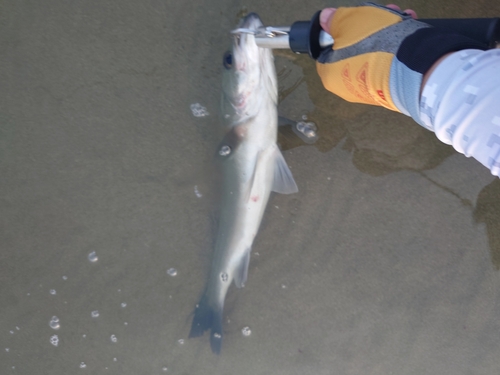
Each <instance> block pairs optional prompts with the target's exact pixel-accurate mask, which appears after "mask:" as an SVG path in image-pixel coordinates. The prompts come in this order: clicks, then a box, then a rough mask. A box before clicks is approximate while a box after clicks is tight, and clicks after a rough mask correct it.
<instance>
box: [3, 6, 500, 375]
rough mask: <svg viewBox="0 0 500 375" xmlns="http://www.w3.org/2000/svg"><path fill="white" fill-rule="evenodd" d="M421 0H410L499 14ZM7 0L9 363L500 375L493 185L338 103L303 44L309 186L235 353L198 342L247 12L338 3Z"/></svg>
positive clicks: (298, 149) (256, 291) (259, 250)
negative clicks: (233, 78)
mask: <svg viewBox="0 0 500 375" xmlns="http://www.w3.org/2000/svg"><path fill="white" fill-rule="evenodd" d="M351 3H353V4H354V2H351ZM427 3H428V5H426V4H423V3H420V2H419V3H418V4H417V3H412V2H406V3H404V4H403V3H402V4H401V5H402V6H403V8H404V7H413V8H414V9H416V10H417V11H418V12H419V14H420V15H421V16H422V17H429V18H431V17H434V18H438V17H493V16H495V15H497V16H498V15H499V14H500V6H499V5H497V4H496V3H495V4H493V3H491V2H486V1H483V2H476V3H474V4H468V5H461V4H457V2H452V1H445V2H441V3H440V5H439V7H437V8H436V7H435V5H433V4H434V3H431V2H427ZM286 4H289V3H286ZM345 4H347V3H345ZM2 5H3V6H2V12H1V15H0V50H1V51H2V52H1V53H0V67H1V68H0V82H2V83H1V85H0V173H1V175H2V179H0V197H1V200H0V249H1V251H0V260H1V261H0V281H1V283H0V298H1V301H2V309H1V310H0V318H1V319H0V321H1V323H0V328H1V329H0V372H1V373H2V374H4V373H5V374H10V373H12V374H35V373H38V374H45V373H47V374H49V373H50V374H54V375H58V374H72V373H78V372H81V373H84V372H87V373H92V374H103V373H109V374H115V373H116V374H162V373H165V369H168V370H166V373H170V374H182V375H188V374H189V375H194V374H221V375H222V374H241V375H244V374H287V375H289V374H304V373H315V374H332V373H336V374H356V375H358V374H384V375H386V374H390V373H394V374H453V375H456V374H471V373H473V374H485V375H486V374H488V375H489V374H493V373H497V372H498V370H499V368H500V365H499V364H498V351H499V348H500V324H499V322H500V307H499V303H500V276H499V274H498V268H499V266H500V256H499V254H500V241H499V240H498V234H497V233H498V229H499V224H500V213H499V212H500V211H499V210H498V209H497V208H498V207H499V199H498V197H499V196H500V195H499V194H498V193H499V192H500V187H499V186H500V184H499V182H498V180H497V179H495V178H493V177H492V176H491V175H490V174H489V171H488V170H487V169H485V168H484V167H483V166H481V165H480V164H479V163H478V162H476V161H474V160H472V159H467V158H466V157H464V156H462V155H459V154H457V153H455V152H454V151H453V150H452V149H451V148H450V147H448V146H446V145H442V144H440V143H439V142H438V141H436V139H435V136H434V135H433V134H432V133H430V132H428V131H426V130H424V129H422V128H421V127H419V125H417V124H415V123H413V122H412V121H411V120H410V119H408V118H405V117H404V116H402V115H398V114H395V113H389V112H388V111H385V110H382V109H377V108H371V107H368V106H363V105H354V104H348V103H344V102H342V101H341V100H339V99H338V98H335V97H333V96H332V95H329V94H328V93H327V92H326V91H325V90H324V89H323V88H322V87H321V85H320V84H319V80H318V78H317V77H316V76H315V73H314V64H313V62H312V61H310V60H309V59H308V58H307V57H303V56H300V57H297V56H295V55H293V54H291V53H288V52H277V53H276V56H277V57H276V65H277V70H278V71H279V72H280V94H281V95H280V97H281V98H282V102H281V103H280V113H281V114H282V115H283V116H286V117H289V118H292V119H294V120H299V119H300V118H301V117H302V116H303V115H306V116H307V117H308V118H309V119H310V120H312V121H315V122H316V123H317V125H318V127H319V131H320V136H321V138H320V140H319V141H318V143H317V144H316V145H313V146H309V145H304V144H302V143H301V142H300V141H297V139H296V138H293V136H291V135H290V134H289V133H287V131H286V130H282V131H281V133H280V139H279V142H280V145H281V147H282V149H283V150H285V151H284V155H285V158H286V160H287V161H288V163H289V165H290V167H291V170H292V172H293V174H294V177H295V180H296V182H297V184H298V186H299V193H298V194H295V195H290V196H284V195H272V197H271V200H270V203H269V205H268V209H267V212H266V215H265V218H264V221H263V223H262V227H261V230H260V233H259V234H258V236H257V239H256V241H255V243H254V246H253V252H252V258H251V263H250V270H249V277H248V282H247V285H246V286H245V288H243V289H240V290H238V289H236V288H234V287H233V288H232V289H231V290H230V292H229V295H228V298H227V300H226V307H225V320H226V322H225V326H224V333H225V336H224V342H223V348H222V354H221V355H220V356H215V355H213V354H212V353H211V352H210V348H209V344H208V337H207V335H205V336H204V337H202V338H196V339H188V338H187V335H188V333H189V328H190V324H191V312H192V311H193V309H194V306H195V304H196V303H197V302H198V298H199V296H200V294H201V292H202V290H203V287H204V283H205V280H206V276H207V274H208V268H209V267H210V260H211V251H212V243H213V235H214V230H215V224H214V223H215V221H216V220H215V219H214V218H215V217H216V206H215V204H214V196H215V195H216V190H217V187H216V186H215V181H216V179H215V178H214V175H213V169H212V159H211V157H212V155H213V153H214V149H215V146H216V145H217V143H218V142H219V138H218V135H217V126H218V108H219V96H220V66H221V56H222V54H223V52H224V51H225V49H226V46H227V45H228V43H229V37H228V34H227V31H228V30H230V29H231V28H233V27H234V25H235V24H236V23H237V20H238V17H239V16H241V15H242V14H244V13H245V12H248V11H255V12H256V13H258V14H259V15H260V16H261V17H262V18H263V20H264V22H266V23H267V24H274V25H286V24H290V23H291V22H293V21H296V20H300V19H308V18H309V17H310V16H311V15H312V14H313V13H314V12H315V11H316V10H317V9H320V8H322V7H323V6H325V4H324V3H322V2H318V1H313V2H307V3H306V2H298V3H293V6H289V5H285V3H283V2H274V3H272V2H269V1H256V2H252V3H251V4H249V3H242V2H239V1H237V2H229V1H223V0H220V1H217V2H211V3H206V2H201V1H194V2H189V3H188V2H173V1H166V2H165V1H164V2H161V1H149V2H146V3H144V2H143V3H136V2H104V3H103V2H98V1H91V2H84V3H80V2H79V3H67V2H62V1H50V2H48V3H44V4H43V5H41V4H40V3H38V2H28V3H26V2H25V3H19V2H3V3H2ZM295 84H297V87H296V88H294V85H295ZM195 103H199V104H200V105H202V106H204V107H205V108H206V109H207V111H208V113H209V115H208V116H205V117H195V116H193V113H192V111H191V109H190V105H191V104H195ZM92 252H95V254H96V256H97V258H98V259H97V260H96V261H94V262H92V261H90V260H89V254H91V253H92ZM171 268H174V269H175V270H176V271H177V272H176V275H175V276H171V275H169V274H168V272H167V271H168V270H169V269H171ZM95 311H97V312H98V316H97V317H93V316H92V312H95ZM95 315H97V314H96V313H94V316H95ZM54 316H56V317H57V318H58V319H59V323H60V328H59V329H53V328H52V327H51V326H50V324H49V323H50V321H51V320H52V319H53V317H54ZM244 327H249V328H250V330H251V334H250V336H248V337H246V336H244V335H243V334H242V329H243V328H244ZM54 335H57V340H56V339H55V338H54ZM112 335H114V336H112ZM51 338H52V343H51ZM56 341H57V346H55V345H54V344H53V343H55V342H56Z"/></svg>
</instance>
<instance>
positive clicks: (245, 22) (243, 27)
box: [231, 13, 264, 48]
mask: <svg viewBox="0 0 500 375" xmlns="http://www.w3.org/2000/svg"><path fill="white" fill-rule="evenodd" d="M262 26H264V24H263V23H262V20H261V19H260V17H259V15H258V14H257V13H249V14H247V15H246V16H245V17H244V18H243V19H242V20H241V21H240V23H239V24H238V27H237V28H236V29H235V30H232V31H231V33H232V34H233V35H234V47H235V48H244V47H245V45H246V44H247V43H248V42H250V40H252V41H254V42H255V34H256V33H257V30H258V29H259V28H260V27H262Z"/></svg>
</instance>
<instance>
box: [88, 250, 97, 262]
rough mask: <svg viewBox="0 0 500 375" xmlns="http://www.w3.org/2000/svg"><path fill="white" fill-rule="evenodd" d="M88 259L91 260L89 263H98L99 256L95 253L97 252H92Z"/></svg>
mask: <svg viewBox="0 0 500 375" xmlns="http://www.w3.org/2000/svg"><path fill="white" fill-rule="evenodd" d="M88 258H89V261H91V262H92V263H95V262H97V260H98V259H99V258H98V257H97V254H96V253H95V251H92V252H91V253H90V254H89V256H88Z"/></svg>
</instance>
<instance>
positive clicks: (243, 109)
mask: <svg viewBox="0 0 500 375" xmlns="http://www.w3.org/2000/svg"><path fill="white" fill-rule="evenodd" d="M261 26H263V24H262V21H261V20H260V18H259V16H258V15H257V14H255V13H251V14H249V15H247V16H246V17H245V18H244V19H243V20H242V21H241V22H240V25H239V28H240V29H242V30H245V32H238V33H235V35H234V40H233V45H232V50H231V51H229V52H226V54H225V55H224V67H225V68H226V69H225V72H224V75H223V94H222V115H223V117H224V118H225V122H226V124H225V126H226V130H227V133H226V135H225V137H224V139H223V141H222V143H221V145H220V146H219V149H218V150H217V154H218V155H217V158H218V159H220V161H221V164H222V171H223V176H224V177H223V191H222V202H221V203H222V205H221V212H220V219H219V227H218V232H217V237H216V241H215V251H214V257H213V262H212V268H211V271H210V276H209V280H208V282H207V285H206V289H205V292H204V294H203V296H202V298H201V300H200V302H199V304H198V305H197V306H196V309H195V311H194V317H193V323H192V326H191V331H190V333H189V337H197V336H201V335H203V333H204V332H205V331H206V330H210V346H211V348H212V351H213V352H214V353H220V350H221V345H222V336H223V333H222V313H223V307H224V300H225V298H226V293H227V291H228V288H229V286H230V285H231V283H232V281H234V283H235V284H236V286H237V287H242V286H244V284H245V282H246V279H247V274H248V264H249V261H250V251H251V247H252V243H253V240H254V238H255V236H256V234H257V231H258V229H259V226H260V222H261V220H262V216H263V214H264V211H265V208H266V205H267V201H268V199H269V195H270V193H271V191H275V192H278V193H283V194H289V193H295V192H297V191H298V189H297V185H296V184H295V181H294V179H293V177H292V174H291V172H290V169H289V168H288V166H287V164H286V162H285V159H284V158H283V155H282V154H281V152H280V150H279V149H278V146H277V145H276V139H277V127H278V113H277V104H278V103H277V101H278V87H277V77H276V71H275V67H274V58H273V55H272V51H271V50H270V49H265V48H259V47H258V46H257V44H256V43H255V36H254V34H253V32H252V31H253V30H257V28H259V27H261Z"/></svg>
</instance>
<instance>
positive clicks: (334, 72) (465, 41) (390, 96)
mask: <svg viewBox="0 0 500 375" xmlns="http://www.w3.org/2000/svg"><path fill="white" fill-rule="evenodd" d="M329 27H330V32H329V33H330V34H331V35H332V37H333V39H334V44H333V47H332V49H329V50H325V51H323V53H322V54H321V55H320V56H319V58H318V59H317V65H316V67H317V70H318V74H319V76H320V78H321V80H322V82H323V85H324V86H325V88H326V89H327V90H329V91H331V92H333V93H334V94H336V95H338V96H340V97H342V98H344V99H345V100H347V101H350V102H354V103H365V104H372V105H378V106H382V107H385V108H388V109H391V110H393V111H397V112H401V113H404V114H405V115H407V116H411V117H413V119H415V120H416V121H417V122H418V123H420V124H421V121H420V116H419V113H420V110H419V100H420V87H421V85H422V77H423V75H424V74H425V73H426V72H427V71H428V70H429V68H430V67H431V66H432V65H433V64H434V63H435V62H436V61H437V60H438V59H439V58H440V57H442V56H443V55H445V54H447V53H449V52H453V51H459V50H462V49H469V48H473V49H482V50H485V49H487V46H485V45H483V44H481V43H479V42H477V41H475V40H473V39H469V38H467V37H465V36H462V35H459V34H456V33H454V32H452V31H449V30H445V29H440V28H435V27H431V26H430V25H428V24H426V23H423V22H419V21H417V20H414V19H412V18H411V16H410V15H408V14H406V13H404V12H401V11H397V10H394V9H389V8H387V7H384V6H381V5H377V4H374V3H365V4H364V5H361V6H358V7H352V8H338V9H337V11H336V12H335V14H334V16H333V19H332V21H331V24H330V25H329Z"/></svg>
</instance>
